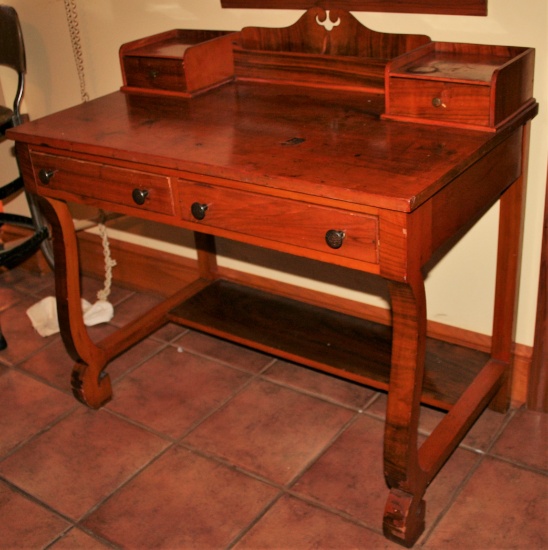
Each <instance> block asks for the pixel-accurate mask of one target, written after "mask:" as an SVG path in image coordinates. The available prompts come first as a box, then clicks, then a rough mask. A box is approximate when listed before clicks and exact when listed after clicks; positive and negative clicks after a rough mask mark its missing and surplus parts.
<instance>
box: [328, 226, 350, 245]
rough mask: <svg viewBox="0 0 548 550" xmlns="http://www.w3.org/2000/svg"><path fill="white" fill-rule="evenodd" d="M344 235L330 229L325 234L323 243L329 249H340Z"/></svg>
mask: <svg viewBox="0 0 548 550" xmlns="http://www.w3.org/2000/svg"><path fill="white" fill-rule="evenodd" d="M345 237H346V233H345V232H344V231H338V230H337V229H330V230H329V231H328V232H327V233H326V234H325V242H326V243H327V245H328V246H329V247H330V248H334V249H337V248H340V247H341V246H342V245H343V241H344V238H345Z"/></svg>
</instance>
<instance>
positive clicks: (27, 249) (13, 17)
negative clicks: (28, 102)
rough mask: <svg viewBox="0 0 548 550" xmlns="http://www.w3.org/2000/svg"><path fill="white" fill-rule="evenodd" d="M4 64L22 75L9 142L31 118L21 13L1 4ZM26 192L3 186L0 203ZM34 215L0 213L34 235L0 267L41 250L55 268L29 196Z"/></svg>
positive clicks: (11, 247) (2, 123)
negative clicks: (24, 109)
mask: <svg viewBox="0 0 548 550" xmlns="http://www.w3.org/2000/svg"><path fill="white" fill-rule="evenodd" d="M0 65H4V66H6V67H9V68H11V69H13V70H14V71H15V72H16V73H17V75H18V83H17V90H16V92H15V98H14V100H13V108H11V109H10V108H9V107H6V106H3V105H2V106H0V140H3V139H5V133H6V131H7V130H8V129H9V128H13V127H14V126H17V125H18V124H21V123H22V122H23V120H24V119H26V118H28V117H26V116H25V115H22V114H21V100H22V98H23V92H24V88H25V74H26V57H25V45H24V41H23V33H22V31H21V25H20V23H19V17H18V15H17V12H16V11H15V9H14V8H12V7H11V6H5V5H0ZM21 189H23V179H22V178H21V176H19V177H17V178H16V179H15V180H13V181H11V182H9V183H7V184H5V185H3V187H0V200H3V199H5V198H7V197H9V196H11V195H13V194H14V193H18V192H19V191H20V190H21ZM27 202H28V205H29V209H30V214H31V216H30V217H29V216H21V215H18V214H9V213H5V212H0V226H2V225H3V224H9V225H12V226H18V227H23V228H25V229H29V230H31V231H32V233H31V234H30V236H26V237H25V238H22V239H18V240H16V241H11V242H9V243H7V244H2V245H1V248H0V267H7V268H11V267H14V266H15V265H17V264H18V263H20V262H21V261H22V260H24V259H26V258H28V257H29V256H30V255H32V254H33V253H34V252H36V251H37V250H38V248H40V247H41V248H42V252H43V253H44V256H45V257H46V260H47V261H48V263H49V264H50V266H53V252H52V246H51V243H50V240H49V238H48V237H49V234H48V228H47V224H46V222H45V220H44V218H43V216H42V214H41V212H40V209H39V207H38V205H37V204H36V202H35V200H34V198H33V197H32V196H30V195H27ZM6 347H7V342H6V340H5V338H4V336H3V335H2V332H1V329H0V350H2V349H5V348H6Z"/></svg>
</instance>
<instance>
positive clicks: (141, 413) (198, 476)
mask: <svg viewBox="0 0 548 550" xmlns="http://www.w3.org/2000/svg"><path fill="white" fill-rule="evenodd" d="M99 287H100V283H98V282H96V281H92V280H85V281H84V293H85V295H86V297H87V298H88V299H89V300H90V301H94V293H95V292H96V290H97V289H98V288H99ZM52 289H53V280H52V277H51V276H49V275H46V276H37V275H34V274H31V273H29V272H26V271H23V270H14V271H11V272H6V273H3V274H0V320H1V324H2V327H3V331H4V333H5V335H6V337H7V339H8V341H9V347H8V349H6V350H4V351H2V352H0V549H8V550H11V549H16V548H21V549H38V548H53V549H56V550H60V549H63V548H66V549H71V550H72V549H80V548H82V549H84V548H96V549H100V548H129V549H140V548H142V549H167V550H175V549H186V548H192V549H206V550H208V549H222V548H238V549H243V548H248V549H261V548H276V549H286V550H292V549H296V550H298V549H312V548H314V549H324V548H325V549H327V548H329V549H339V550H344V549H350V548H360V549H367V550H369V549H377V548H399V547H398V546H396V545H395V544H392V543H390V542H388V541H386V540H385V539H384V538H383V536H382V533H381V518H382V511H383V507H384V501H385V499H386V496H387V489H386V487H385V484H384V481H383V478H382V463H381V457H382V438H383V415H384V408H385V396H384V395H382V394H379V393H375V392H373V391H371V390H368V389H365V388H362V387H359V386H357V385H354V384H350V383H347V382H344V381H341V380H338V379H334V378H331V377H328V376H325V375H323V374H319V373H314V372H312V371H310V370H307V369H304V368H301V367H297V366H295V365H292V364H289V363H287V362H283V361H278V360H275V359H273V358H272V357H269V356H267V355H264V354H260V353H256V352H254V351H250V350H248V349H245V348H242V347H238V346H235V345H232V344H229V343H226V342H223V341H221V340H218V339H215V338H211V337H209V336H204V335H202V334H199V333H196V332H192V331H186V330H184V329H182V328H180V327H177V326H175V325H169V326H167V327H164V328H163V329H162V330H160V331H158V332H157V333H155V334H154V335H153V336H151V337H150V338H148V339H147V340H145V341H144V342H142V343H141V344H139V345H137V346H135V348H133V349H131V350H129V351H128V352H127V353H126V354H124V355H122V356H121V357H119V358H118V359H116V360H115V361H114V362H113V363H112V364H111V365H110V367H109V368H108V372H109V373H110V375H111V378H112V381H113V386H114V399H113V400H112V402H111V403H110V404H108V405H107V406H106V407H104V408H103V409H102V410H100V411H90V410H88V409H86V408H85V407H84V406H82V405H80V404H78V403H77V402H76V401H75V400H74V399H73V398H72V395H71V394H70V391H69V377H70V370H71V367H72V361H71V360H70V359H69V357H68V356H67V354H66V352H65V350H64V347H63V345H62V343H61V339H60V337H59V336H58V335H56V336H52V337H49V338H45V339H43V338H41V337H39V336H38V335H37V334H36V333H35V332H34V331H33V329H32V327H31V326H30V322H29V321H28V320H27V318H26V315H25V310H26V308H27V307H28V306H30V305H31V304H33V303H35V302H36V301H37V300H38V299H39V298H42V297H44V296H46V295H48V294H52V292H53V290H52ZM111 301H112V302H113V303H114V304H115V311H116V314H115V317H114V319H113V321H112V322H111V323H110V325H105V326H99V327H94V328H92V329H91V330H90V332H91V335H92V337H93V338H102V337H104V336H105V335H106V334H108V333H109V332H110V331H112V330H114V327H115V326H117V325H121V324H123V323H124V322H126V321H127V320H128V319H130V318H132V317H134V316H135V315H138V314H139V311H142V308H143V307H145V306H146V307H148V306H150V305H152V304H154V302H155V301H157V299H156V298H155V297H154V296H150V295H143V294H137V293H132V292H130V291H127V290H124V289H121V288H115V289H114V290H113V294H112V295H111ZM440 417H441V414H440V413H439V412H436V411H433V410H429V409H426V408H425V409H424V410H423V412H422V415H421V426H422V428H421V429H422V432H423V434H426V433H428V432H429V431H430V430H432V428H433V427H434V426H435V425H436V423H437V422H438V421H439V419H440ZM547 419H548V415H542V414H537V413H534V412H530V411H526V410H513V411H511V412H509V413H508V414H506V415H500V414H497V413H494V412H492V411H489V410H488V411H486V412H485V413H484V414H483V415H482V417H481V418H480V419H479V420H478V422H477V423H476V425H475V426H474V427H473V428H472V430H471V432H470V433H469V434H468V436H467V437H466V439H465V441H464V442H463V444H462V445H461V447H460V448H459V449H458V450H457V451H456V452H455V454H454V455H453V456H452V457H451V459H450V460H449V461H448V463H447V464H446V466H445V467H444V468H443V470H442V471H441V473H440V474H439V476H438V477H437V478H436V479H435V480H434V482H433V483H432V485H431V486H430V488H429V489H428V491H427V495H426V500H427V513H426V519H427V527H426V531H425V533H424V534H423V536H422V537H421V539H420V540H419V542H418V543H417V545H416V547H417V548H424V549H440V550H441V549H443V550H452V549H462V548H470V549H471V550H476V549H477V550H489V549H496V550H499V549H505V548H512V549H524V550H543V549H545V548H548V532H547V525H548V521H547V520H548V517H547V510H548V502H547V493H548V477H547V469H548V464H547V452H546V451H547V447H546V440H547V437H546V436H547V429H548V421H547Z"/></svg>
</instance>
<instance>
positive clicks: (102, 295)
mask: <svg viewBox="0 0 548 550" xmlns="http://www.w3.org/2000/svg"><path fill="white" fill-rule="evenodd" d="M97 229H98V230H99V235H100V236H101V242H102V245H103V258H104V260H105V286H104V287H103V289H102V290H99V292H97V299H98V300H100V301H102V302H106V301H107V299H108V297H109V295H110V290H111V286H112V268H113V267H114V266H115V265H116V260H113V259H112V257H111V255H110V243H109V242H108V236H107V227H106V225H105V224H104V223H99V224H97Z"/></svg>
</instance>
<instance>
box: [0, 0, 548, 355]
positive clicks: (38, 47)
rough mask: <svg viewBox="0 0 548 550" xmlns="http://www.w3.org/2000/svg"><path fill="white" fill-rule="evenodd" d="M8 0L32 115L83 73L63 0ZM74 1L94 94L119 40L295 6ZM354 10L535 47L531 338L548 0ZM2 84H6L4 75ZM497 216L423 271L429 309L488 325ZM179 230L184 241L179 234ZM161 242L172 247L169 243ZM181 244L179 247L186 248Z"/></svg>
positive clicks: (521, 324) (523, 323)
mask: <svg viewBox="0 0 548 550" xmlns="http://www.w3.org/2000/svg"><path fill="white" fill-rule="evenodd" d="M6 3H8V4H10V5H12V6H14V7H15V8H16V9H17V10H18V13H19V16H20V19H21V23H22V26H23V33H24V36H25V41H26V45H27V57H28V85H27V91H26V95H25V102H26V109H27V111H28V112H29V113H30V114H31V116H32V117H33V118H38V117H40V116H42V115H45V114H48V113H50V112H53V111H55V110H59V109H61V108H64V107H66V106H70V105H73V104H76V103H78V102H79V101H80V88H79V81H78V78H77V73H76V70H75V66H74V61H73V56H72V50H71V45H70V38H69V33H68V30H67V25H66V20H65V10H64V3H63V1H62V0H11V1H8V2H6ZM77 4H78V9H79V16H80V34H81V39H82V47H83V55H84V62H85V71H86V84H87V91H88V93H89V95H90V97H92V98H93V97H98V96H100V95H103V94H106V93H108V92H111V91H114V90H116V89H117V88H118V87H119V86H120V84H121V76H120V68H119V61H118V48H119V46H120V45H121V44H123V43H124V42H127V41H129V40H133V39H135V38H139V37H142V36H146V35H149V34H153V33H156V32H160V31H163V30H168V29H172V28H205V29H226V30H238V29H240V28H242V27H243V26H248V25H260V26H287V25H290V24H292V23H293V22H294V21H296V19H297V18H298V17H299V16H300V13H301V12H297V11H289V10H223V9H222V8H221V7H220V0H93V1H90V0H87V1H86V0H77ZM355 15H356V16H357V17H358V19H360V20H361V21H362V22H363V23H364V24H366V25H367V26H368V27H370V28H372V29H374V30H378V31H386V32H405V33H419V34H427V35H429V36H430V37H431V38H432V39H433V40H445V41H456V42H475V43H485V44H488V43H489V44H504V45H512V46H529V47H534V48H535V49H536V78H535V96H536V98H537V100H538V101H539V103H540V106H541V107H540V115H539V116H538V117H537V118H536V119H535V120H534V121H533V126H532V140H531V143H532V147H531V162H530V172H529V186H528V194H527V204H526V224H525V236H524V247H523V261H522V278H521V285H520V303H519V312H518V328H517V341H518V342H520V343H523V344H525V345H531V344H532V342H533V336H534V322H535V311H536V295H537V286H538V272H539V258H540V246H541V230H542V217H543V208H544V193H545V189H546V169H547V162H548V161H547V150H548V124H547V122H548V115H547V112H548V76H547V71H546V67H547V66H548V63H547V61H548V59H547V57H548V32H547V30H548V2H546V0H525V1H523V0H489V15H488V16H487V17H456V16H435V15H403V14H379V13H361V14H355ZM1 74H3V73H1ZM3 84H4V81H3ZM4 86H9V82H8V84H4ZM5 92H6V95H9V94H8V93H7V91H6V90H5ZM0 152H1V153H3V156H2V157H0V162H2V165H3V166H4V165H9V164H10V163H13V159H11V158H9V156H8V154H7V153H6V149H5V148H4V149H2V151H0ZM8 168H9V166H8ZM9 207H11V208H14V209H17V208H18V207H20V206H18V205H17V203H16V205H15V206H13V205H9V206H8V208H9ZM497 217H498V211H497V209H496V208H494V209H493V210H492V211H491V212H489V213H488V214H487V215H486V216H485V217H484V218H483V219H482V220H481V222H480V223H479V224H478V225H477V226H476V227H475V228H474V229H473V230H472V231H471V232H470V233H469V234H468V235H467V236H466V237H465V238H464V239H463V240H462V241H461V242H460V243H459V244H458V245H457V246H456V247H455V249H454V250H452V251H451V253H450V254H449V255H448V256H447V257H446V258H445V259H444V260H443V261H442V262H441V263H440V264H439V265H438V266H436V268H435V269H434V270H433V271H432V272H431V273H430V275H429V276H428V279H427V293H428V307H429V318H430V319H432V320H436V321H440V322H443V323H446V324H450V325H454V326H458V327H462V328H465V329H469V330H472V331H476V332H480V333H484V334H490V332H491V325H492V303H493V276H494V269H495V266H494V262H495V246H494V243H495V240H496V230H497V227H496V226H497ZM177 239H179V237H177ZM177 239H176V240H177ZM168 240H173V237H168ZM182 240H183V241H185V239H184V238H183V239H182ZM153 244H154V243H153ZM167 248H168V249H177V248H176V247H175V248H174V247H173V246H171V245H170V246H167ZM181 250H182V252H183V253H184V252H185V249H184V248H183V249H181ZM226 262H229V260H226ZM252 269H255V268H252ZM255 270H257V269H255ZM275 276H278V277H284V278H285V279H288V280H289V276H288V275H284V274H278V273H276V274H275ZM296 282H298V283H302V284H305V285H314V283H313V282H311V281H308V280H304V281H303V280H302V279H297V280H296ZM316 286H317V285H316ZM321 288H329V289H331V290H333V291H334V292H336V293H340V294H341V295H345V296H346V295H348V296H351V297H358V298H359V299H364V300H365V301H368V302H372V303H382V302H380V301H379V300H378V299H376V298H375V297H373V298H370V297H363V296H361V295H356V294H355V293H351V292H349V291H347V290H345V289H337V288H332V287H321Z"/></svg>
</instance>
